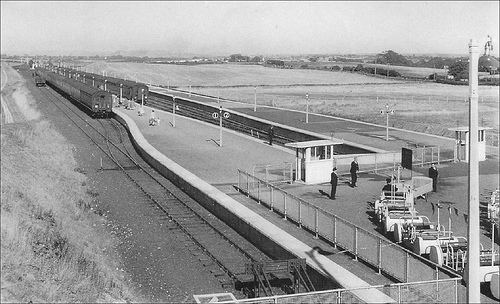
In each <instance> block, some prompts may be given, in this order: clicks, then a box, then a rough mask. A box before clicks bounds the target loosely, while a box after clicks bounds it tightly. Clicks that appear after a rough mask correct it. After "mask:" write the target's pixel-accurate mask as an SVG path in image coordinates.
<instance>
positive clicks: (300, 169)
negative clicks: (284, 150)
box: [285, 139, 344, 184]
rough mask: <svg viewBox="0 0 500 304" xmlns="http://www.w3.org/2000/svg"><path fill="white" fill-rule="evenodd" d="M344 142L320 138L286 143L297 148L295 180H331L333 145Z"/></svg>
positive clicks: (323, 181) (312, 181) (321, 181)
mask: <svg viewBox="0 0 500 304" xmlns="http://www.w3.org/2000/svg"><path fill="white" fill-rule="evenodd" d="M343 143H344V142H343V141H342V140H339V139H331V140H330V139H320V140H311V141H301V142H293V143H287V144H285V146H286V147H290V148H295V151H296V153H295V161H296V162H295V163H296V167H295V172H296V176H295V180H297V181H303V182H304V183H306V184H318V183H325V182H328V181H330V174H331V172H332V168H333V164H334V160H333V154H334V153H333V151H334V149H333V146H334V145H341V144H343Z"/></svg>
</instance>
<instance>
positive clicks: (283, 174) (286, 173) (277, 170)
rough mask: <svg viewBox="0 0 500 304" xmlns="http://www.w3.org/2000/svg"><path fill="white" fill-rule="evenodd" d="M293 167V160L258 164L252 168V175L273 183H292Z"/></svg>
mask: <svg viewBox="0 0 500 304" xmlns="http://www.w3.org/2000/svg"><path fill="white" fill-rule="evenodd" d="M293 167H294V164H293V163H291V162H283V163H282V164H274V165H271V164H257V165H254V166H253V168H252V175H253V176H256V177H259V178H260V179H262V180H264V181H266V182H268V183H271V184H279V183H292V182H293Z"/></svg>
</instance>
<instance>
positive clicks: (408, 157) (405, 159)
mask: <svg viewBox="0 0 500 304" xmlns="http://www.w3.org/2000/svg"><path fill="white" fill-rule="evenodd" d="M412 163H413V151H412V150H410V149H406V148H402V149H401V167H403V168H406V169H408V170H411V168H412Z"/></svg>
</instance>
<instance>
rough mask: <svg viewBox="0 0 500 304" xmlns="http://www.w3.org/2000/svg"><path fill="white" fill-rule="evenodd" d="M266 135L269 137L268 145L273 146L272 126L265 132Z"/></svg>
mask: <svg viewBox="0 0 500 304" xmlns="http://www.w3.org/2000/svg"><path fill="white" fill-rule="evenodd" d="M267 135H268V136H269V145H270V146H272V145H273V137H274V126H272V125H271V126H270V127H269V131H268V132H267Z"/></svg>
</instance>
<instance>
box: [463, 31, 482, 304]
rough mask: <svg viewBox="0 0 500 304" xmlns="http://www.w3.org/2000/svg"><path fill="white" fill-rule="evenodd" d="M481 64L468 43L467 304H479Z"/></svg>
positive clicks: (476, 49)
mask: <svg viewBox="0 0 500 304" xmlns="http://www.w3.org/2000/svg"><path fill="white" fill-rule="evenodd" d="M478 61H479V46H478V43H477V42H476V41H474V40H472V39H471V40H470V42H469V180H468V184H469V185H468V186H469V205H468V211H469V223H468V226H467V240H468V241H467V244H468V248H467V266H466V270H465V271H466V274H467V302H468V303H479V302H480V301H481V297H480V295H481V290H480V284H479V281H480V280H479V278H480V273H479V249H480V243H479V151H478V138H479V134H478V132H479V127H478V114H479V112H478V99H479V98H478V94H477V91H478Z"/></svg>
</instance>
